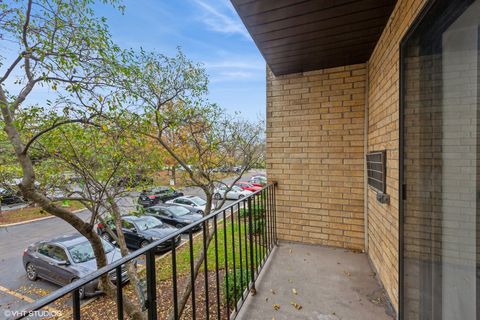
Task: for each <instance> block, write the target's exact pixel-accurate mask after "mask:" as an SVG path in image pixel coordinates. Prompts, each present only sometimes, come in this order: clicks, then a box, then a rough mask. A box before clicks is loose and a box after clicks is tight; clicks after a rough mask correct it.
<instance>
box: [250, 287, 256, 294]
mask: <svg viewBox="0 0 480 320" xmlns="http://www.w3.org/2000/svg"><path fill="white" fill-rule="evenodd" d="M250 293H251V294H252V296H254V295H256V294H257V290H256V289H255V288H252V289H250Z"/></svg>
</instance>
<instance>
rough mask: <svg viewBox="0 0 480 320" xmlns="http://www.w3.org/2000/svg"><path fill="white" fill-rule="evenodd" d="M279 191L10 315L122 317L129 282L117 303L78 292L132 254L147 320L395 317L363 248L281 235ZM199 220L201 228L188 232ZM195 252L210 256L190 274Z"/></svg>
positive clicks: (267, 191)
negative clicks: (166, 248) (167, 247)
mask: <svg viewBox="0 0 480 320" xmlns="http://www.w3.org/2000/svg"><path fill="white" fill-rule="evenodd" d="M275 190H276V185H275V184H270V185H268V186H266V187H264V188H263V189H262V190H259V191H257V192H255V193H253V194H252V195H251V196H249V197H247V198H244V199H240V200H238V201H236V202H234V203H232V204H230V205H228V206H227V207H225V208H222V209H220V210H218V211H216V212H213V213H212V214H210V215H208V216H206V217H204V218H203V219H202V220H200V221H198V222H196V223H193V224H191V225H189V226H187V227H185V228H183V229H180V230H179V231H178V232H176V233H173V234H171V235H169V236H168V237H166V238H165V239H160V240H158V241H156V242H154V243H151V244H150V245H148V246H146V247H144V248H142V249H140V250H137V251H135V252H133V253H131V254H130V255H128V256H126V257H124V258H123V259H121V260H118V261H116V262H114V263H112V264H111V265H108V266H106V267H104V268H102V269H100V270H98V271H96V272H95V273H92V274H90V275H89V276H87V277H85V278H83V279H80V280H77V281H75V282H74V283H72V284H70V285H68V286H65V287H63V288H62V289H60V290H58V291H56V292H54V293H53V294H51V295H49V296H46V297H44V298H42V299H40V300H37V301H36V302H34V303H33V304H31V305H30V306H29V307H27V308H26V309H25V310H23V311H20V312H18V313H17V314H15V315H13V318H14V319H24V318H29V316H30V315H32V314H40V315H45V314H49V315H50V316H52V315H53V318H58V315H59V314H60V315H61V317H65V315H67V316H68V317H73V319H76V320H78V319H99V318H102V319H105V320H107V319H124V318H126V314H125V310H124V305H125V304H124V302H125V301H127V300H128V299H134V298H133V296H132V286H131V284H127V285H124V286H117V289H116V299H111V298H107V297H106V296H104V295H101V296H98V297H95V298H93V299H90V300H88V301H86V302H82V301H81V300H80V290H81V289H82V288H83V287H84V286H86V285H88V284H89V283H90V282H93V281H96V279H98V278H100V277H101V276H102V275H105V274H109V273H117V274H120V273H121V270H122V267H124V266H125V264H126V263H128V262H130V261H133V260H134V259H135V260H136V261H137V262H140V263H139V270H138V271H139V275H140V277H141V280H142V281H141V283H143V284H144V288H143V291H142V292H143V293H144V297H142V300H143V301H141V304H142V306H143V307H144V310H145V314H146V315H147V318H148V319H149V320H151V319H166V318H170V319H209V318H216V319H235V318H238V319H272V318H275V319H298V318H305V319H310V318H311V319H313V318H315V319H317V318H320V319H353V318H354V319H391V317H390V316H389V315H388V313H389V312H388V310H389V309H388V302H387V299H386V295H385V293H384V292H383V290H382V289H381V288H380V286H379V285H378V282H377V280H376V277H375V274H374V273H373V272H372V270H371V268H370V266H369V264H368V260H367V257H366V255H365V254H362V253H359V252H352V251H348V250H344V249H335V248H327V247H322V246H312V245H305V244H297V243H289V242H279V241H278V240H277V235H276V225H277V223H276V211H277V210H276V209H277V207H276V191H275ZM199 226H201V228H200V229H201V231H200V232H198V233H196V234H194V232H193V231H194V230H197V229H199V228H198V227H199ZM180 234H183V235H185V234H186V235H188V240H187V241H185V242H184V243H183V244H182V245H180V246H178V247H176V246H173V250H172V251H171V252H170V253H168V254H165V255H162V256H155V248H156V247H157V246H159V245H160V244H162V243H166V242H167V243H168V242H173V241H174V240H175V238H176V237H178V235H180ZM201 248H203V249H207V250H206V252H207V254H206V259H204V261H203V262H202V266H201V268H200V271H199V273H198V276H197V277H196V278H195V277H194V276H192V275H194V274H195V272H194V262H195V261H196V259H197V257H198V256H199V252H201V251H200V250H201ZM188 285H190V286H192V288H193V289H192V293H191V294H189V295H188V301H187V303H186V306H185V309H184V312H183V314H182V315H180V314H181V311H180V310H181V302H180V301H181V299H180V297H181V296H182V293H183V291H184V288H185V287H186V286H188ZM59 305H61V306H63V307H59ZM52 310H55V312H54V313H52V312H51V311H52ZM48 311H50V313H48ZM34 312H38V313H34ZM42 317H43V318H44V316H42Z"/></svg>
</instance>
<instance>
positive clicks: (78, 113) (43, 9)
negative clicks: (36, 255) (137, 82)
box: [0, 0, 142, 319]
mask: <svg viewBox="0 0 480 320" xmlns="http://www.w3.org/2000/svg"><path fill="white" fill-rule="evenodd" d="M102 2H103V3H109V4H111V5H113V6H116V7H118V8H119V9H120V10H122V9H123V8H122V7H121V6H120V5H119V3H118V1H116V0H104V1H102ZM92 5H93V1H90V0H68V1H67V0H56V1H52V0H36V1H32V0H25V1H21V0H12V1H9V2H8V3H2V4H1V8H0V9H1V12H2V14H1V15H0V25H1V27H2V34H1V37H0V41H1V43H2V45H5V46H8V47H10V48H12V49H13V50H16V52H17V54H16V55H14V56H13V57H7V56H2V57H0V58H1V59H0V63H1V64H0V111H1V119H2V122H1V124H2V129H3V130H4V131H5V133H6V136H7V141H8V142H9V143H10V145H11V146H12V149H13V155H14V156H15V158H16V162H17V164H18V166H19V168H20V169H21V175H22V179H21V182H20V183H19V185H18V187H19V189H20V190H21V192H22V194H23V196H24V197H25V198H26V199H28V200H30V201H33V202H35V203H36V204H38V205H39V206H41V207H42V209H43V210H45V211H46V212H48V213H50V214H52V215H55V216H57V217H59V218H61V219H63V220H64V221H66V222H67V223H69V224H70V225H72V226H73V227H74V228H75V229H76V230H77V231H78V232H79V233H81V234H82V235H83V236H85V237H86V238H87V239H88V240H89V242H90V243H91V245H92V247H93V250H94V253H95V257H96V261H97V267H98V268H101V267H103V266H105V265H106V264H107V261H106V256H105V252H104V250H103V246H102V243H101V239H100V238H99V236H98V235H97V233H96V232H95V231H94V230H93V223H92V220H90V221H87V222H84V221H83V220H82V219H80V218H79V217H77V216H76V215H74V214H72V213H71V212H70V211H68V210H66V209H64V208H62V207H59V206H57V205H55V203H54V201H52V199H50V198H49V197H48V196H47V195H46V194H45V193H43V192H42V191H41V190H39V188H38V187H37V186H36V183H35V182H36V170H35V165H34V158H33V156H32V148H31V147H32V145H34V144H35V143H36V142H37V141H38V140H39V139H40V138H41V137H43V136H44V135H46V134H48V133H51V132H53V131H54V130H57V129H59V128H61V127H63V126H66V125H69V124H83V125H95V119H97V118H98V117H100V116H101V115H102V114H103V113H104V112H105V111H106V110H110V109H114V108H115V107H116V105H117V103H116V102H117V101H116V100H115V95H110V96H109V97H105V92H111V91H113V90H114V89H115V86H116V81H115V79H116V78H117V74H118V72H123V71H125V70H123V69H122V65H121V62H122V61H121V55H120V53H121V51H120V49H119V48H118V47H117V46H116V45H115V44H113V43H112V41H111V40H110V35H109V32H108V28H107V25H106V21H105V19H103V18H97V17H96V16H95V14H94V11H93V8H92ZM39 87H47V88H50V90H52V91H54V92H56V93H55V94H54V97H55V99H52V100H46V101H41V102H39V103H38V105H37V106H32V104H29V103H28V98H29V97H31V96H32V94H33V95H34V93H35V91H36V90H37V89H38V88H39ZM36 116H41V117H43V120H44V121H41V122H37V124H38V126H36V127H29V130H23V129H24V128H23V127H22V122H21V120H22V118H26V119H28V118H30V119H31V118H34V117H36ZM100 280H101V286H102V288H103V290H104V291H105V292H106V293H107V295H109V296H111V297H114V296H115V294H116V293H115V290H114V287H113V284H112V283H111V282H110V281H109V280H108V277H107V275H105V276H103V277H102V278H101V279H100ZM125 308H126V311H127V313H128V314H129V315H130V316H131V318H133V319H141V318H142V314H141V313H140V312H139V311H138V310H137V308H135V306H133V305H132V304H131V303H129V302H128V301H126V303H125Z"/></svg>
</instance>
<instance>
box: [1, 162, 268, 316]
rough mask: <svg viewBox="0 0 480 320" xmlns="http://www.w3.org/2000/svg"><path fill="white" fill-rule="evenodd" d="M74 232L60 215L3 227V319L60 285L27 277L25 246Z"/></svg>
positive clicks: (126, 203) (128, 203)
mask: <svg viewBox="0 0 480 320" xmlns="http://www.w3.org/2000/svg"><path fill="white" fill-rule="evenodd" d="M257 173H259V172H256V171H252V172H250V173H249V174H246V175H245V176H244V177H243V178H242V180H248V179H250V177H251V176H253V175H255V174H257ZM232 180H233V178H227V179H225V180H224V182H225V183H230V182H231V181H232ZM181 191H183V192H184V193H185V194H187V195H197V196H200V197H202V198H204V194H203V191H202V190H201V189H200V188H193V187H190V188H185V189H183V190H181ZM137 197H138V194H132V195H131V196H130V197H125V198H124V199H121V200H120V201H119V205H120V207H121V210H122V211H123V212H125V213H126V212H129V211H131V210H134V209H135V206H136V204H135V203H136V199H137ZM226 205H228V203H226ZM78 216H79V217H81V218H82V219H84V220H87V219H89V218H90V213H89V212H88V211H86V210H85V211H82V212H80V213H78ZM75 232H76V231H75V229H74V228H73V227H71V226H70V225H69V224H68V223H66V222H65V221H63V220H62V219H59V218H51V219H46V220H41V221H35V222H30V223H26V224H21V225H16V226H10V227H0V319H8V318H10V316H11V311H12V310H21V309H22V308H23V307H24V306H25V305H27V304H29V303H31V302H33V301H34V300H36V299H38V298H40V297H42V296H45V295H47V294H49V293H51V292H53V291H55V290H57V289H59V287H58V286H57V285H54V284H52V283H50V282H47V281H44V280H41V279H40V280H37V281H35V282H32V281H29V280H28V279H27V277H26V275H25V270H24V268H23V264H22V253H23V250H25V248H27V247H28V245H29V244H31V243H33V242H36V241H41V240H45V239H51V238H54V237H56V236H59V235H63V234H71V233H75ZM54 311H55V310H54Z"/></svg>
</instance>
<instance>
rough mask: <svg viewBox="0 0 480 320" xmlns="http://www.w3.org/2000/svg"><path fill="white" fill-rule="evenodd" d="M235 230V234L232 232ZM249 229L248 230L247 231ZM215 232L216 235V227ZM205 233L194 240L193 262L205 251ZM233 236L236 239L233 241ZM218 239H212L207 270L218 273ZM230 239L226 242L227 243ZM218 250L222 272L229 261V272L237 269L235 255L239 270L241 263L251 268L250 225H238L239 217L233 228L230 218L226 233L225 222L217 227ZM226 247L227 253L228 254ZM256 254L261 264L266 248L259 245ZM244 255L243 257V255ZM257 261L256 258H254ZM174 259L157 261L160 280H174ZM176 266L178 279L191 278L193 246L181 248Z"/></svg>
mask: <svg viewBox="0 0 480 320" xmlns="http://www.w3.org/2000/svg"><path fill="white" fill-rule="evenodd" d="M232 226H233V230H232ZM245 228H246V230H245ZM245 231H246V232H247V233H246V236H247V246H248V247H247V250H245ZM211 232H214V229H213V227H212V228H211ZM202 233H203V232H202V231H200V232H199V233H197V234H196V236H195V235H194V237H195V238H194V239H193V258H194V259H195V257H196V256H197V254H198V253H199V252H200V251H201V249H202V247H203V234H202ZM232 234H233V235H234V237H235V239H234V240H233V241H232ZM215 238H216V237H215V236H214V237H213V238H212V241H211V243H210V246H209V247H208V250H207V268H208V270H209V271H214V270H215V267H216V257H215ZM225 238H226V241H225ZM217 241H218V242H217V246H218V268H219V270H224V269H225V260H226V261H227V267H228V269H229V270H230V269H232V270H233V269H234V265H233V257H234V255H235V268H236V269H239V268H240V262H242V266H243V268H244V269H246V268H247V262H248V266H250V242H249V239H248V223H247V225H246V224H245V223H244V222H243V218H242V219H241V222H240V223H239V222H238V218H237V217H236V216H235V222H234V223H233V224H232V221H231V217H227V223H226V230H225V229H224V223H223V221H219V222H218V226H217ZM225 245H226V251H225ZM253 249H254V253H255V251H257V252H258V253H257V256H258V259H257V260H258V261H257V265H258V262H259V261H260V252H261V250H262V249H263V247H262V246H261V245H260V244H255V245H254V247H253ZM240 251H241V255H240ZM254 258H255V257H254ZM171 261H172V256H171V254H168V255H166V256H164V257H161V258H158V259H157V264H156V270H157V280H158V281H163V280H169V279H172V263H171ZM176 266H177V277H181V276H184V275H190V246H189V244H188V242H187V243H186V244H185V245H183V246H182V247H181V248H177V251H176ZM200 270H201V272H203V270H204V265H203V264H202V267H201V269H200ZM140 276H141V277H144V276H145V270H142V272H141V273H140Z"/></svg>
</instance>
